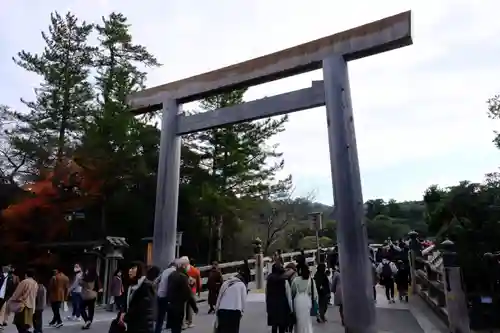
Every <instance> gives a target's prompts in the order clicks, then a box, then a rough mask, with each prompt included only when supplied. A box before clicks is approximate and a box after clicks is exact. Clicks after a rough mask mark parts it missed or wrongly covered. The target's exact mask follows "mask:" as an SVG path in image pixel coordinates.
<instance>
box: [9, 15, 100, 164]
mask: <svg viewBox="0 0 500 333" xmlns="http://www.w3.org/2000/svg"><path fill="white" fill-rule="evenodd" d="M50 18H51V24H50V26H49V29H48V32H42V38H43V40H44V41H45V48H44V50H43V52H41V53H38V54H37V53H30V52H27V51H24V50H23V51H21V52H19V53H18V54H17V57H14V58H13V60H14V62H15V63H16V64H17V65H19V66H20V67H22V68H24V69H25V70H27V71H28V72H32V73H35V74H37V75H39V76H40V77H41V79H42V83H41V84H40V87H39V88H37V89H35V95H36V98H35V100H34V101H27V100H24V99H21V101H22V102H23V103H24V104H25V105H26V106H27V107H28V109H29V112H28V113H24V112H11V116H12V117H13V118H15V119H16V121H17V127H16V128H14V129H12V130H11V131H10V132H9V136H10V139H11V142H12V143H13V145H14V148H15V149H16V150H18V152H19V153H20V154H28V155H29V156H28V163H27V166H28V167H29V168H28V169H29V170H27V171H28V172H32V173H35V174H37V173H39V172H40V170H42V169H43V168H46V167H53V166H54V165H56V164H57V163H56V162H57V161H61V159H62V158H63V156H64V155H65V154H66V153H67V151H68V150H71V149H72V148H74V145H75V144H76V143H77V142H78V139H79V138H80V136H81V133H82V127H83V125H84V123H85V117H86V115H87V112H88V110H89V108H90V105H91V103H92V98H93V92H92V86H91V84H90V83H89V81H88V76H89V73H90V68H91V65H92V54H93V52H94V48H93V47H91V46H89V45H88V43H87V39H88V37H89V34H90V33H91V32H92V29H93V26H92V25H91V24H87V23H86V22H79V21H78V19H77V18H76V16H74V15H73V14H71V13H69V12H68V13H67V14H66V15H65V16H64V17H63V16H61V15H60V14H59V13H57V12H55V13H52V14H51V17H50Z"/></svg>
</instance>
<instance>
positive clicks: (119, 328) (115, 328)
mask: <svg viewBox="0 0 500 333" xmlns="http://www.w3.org/2000/svg"><path fill="white" fill-rule="evenodd" d="M126 331H127V328H126V327H125V326H124V325H122V324H120V323H119V322H118V319H113V320H112V321H111V325H109V331H108V333H125V332H126Z"/></svg>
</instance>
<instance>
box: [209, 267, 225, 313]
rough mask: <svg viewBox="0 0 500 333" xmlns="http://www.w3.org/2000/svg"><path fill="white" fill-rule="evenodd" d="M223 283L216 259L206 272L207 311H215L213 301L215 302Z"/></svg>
mask: <svg viewBox="0 0 500 333" xmlns="http://www.w3.org/2000/svg"><path fill="white" fill-rule="evenodd" d="M222 283H224V279H223V277H222V273H221V271H220V269H219V264H218V263H217V261H214V262H213V263H212V268H211V269H210V273H209V274H208V279H207V288H208V306H209V307H210V309H209V310H208V313H209V314H211V313H214V312H215V303H217V297H218V296H219V291H220V287H221V286H222Z"/></svg>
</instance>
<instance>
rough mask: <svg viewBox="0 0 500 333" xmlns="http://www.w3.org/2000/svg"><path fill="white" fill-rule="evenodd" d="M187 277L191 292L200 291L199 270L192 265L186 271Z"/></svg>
mask: <svg viewBox="0 0 500 333" xmlns="http://www.w3.org/2000/svg"><path fill="white" fill-rule="evenodd" d="M187 275H188V276H189V277H190V279H189V280H190V283H189V286H190V287H191V290H192V291H193V293H196V292H198V291H201V274H200V270H199V269H198V268H196V267H194V266H193V265H190V266H189V269H188V270H187Z"/></svg>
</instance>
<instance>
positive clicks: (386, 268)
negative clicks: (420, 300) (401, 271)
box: [377, 258, 398, 304]
mask: <svg viewBox="0 0 500 333" xmlns="http://www.w3.org/2000/svg"><path fill="white" fill-rule="evenodd" d="M397 272H398V268H397V267H396V265H395V264H394V263H393V262H392V261H389V260H388V259H386V258H384V259H382V262H381V263H380V264H379V265H378V267H377V274H378V275H379V277H380V284H381V285H382V286H384V287H385V296H386V298H387V301H388V302H389V304H390V303H395V300H394V276H395V275H396V273H397Z"/></svg>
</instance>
